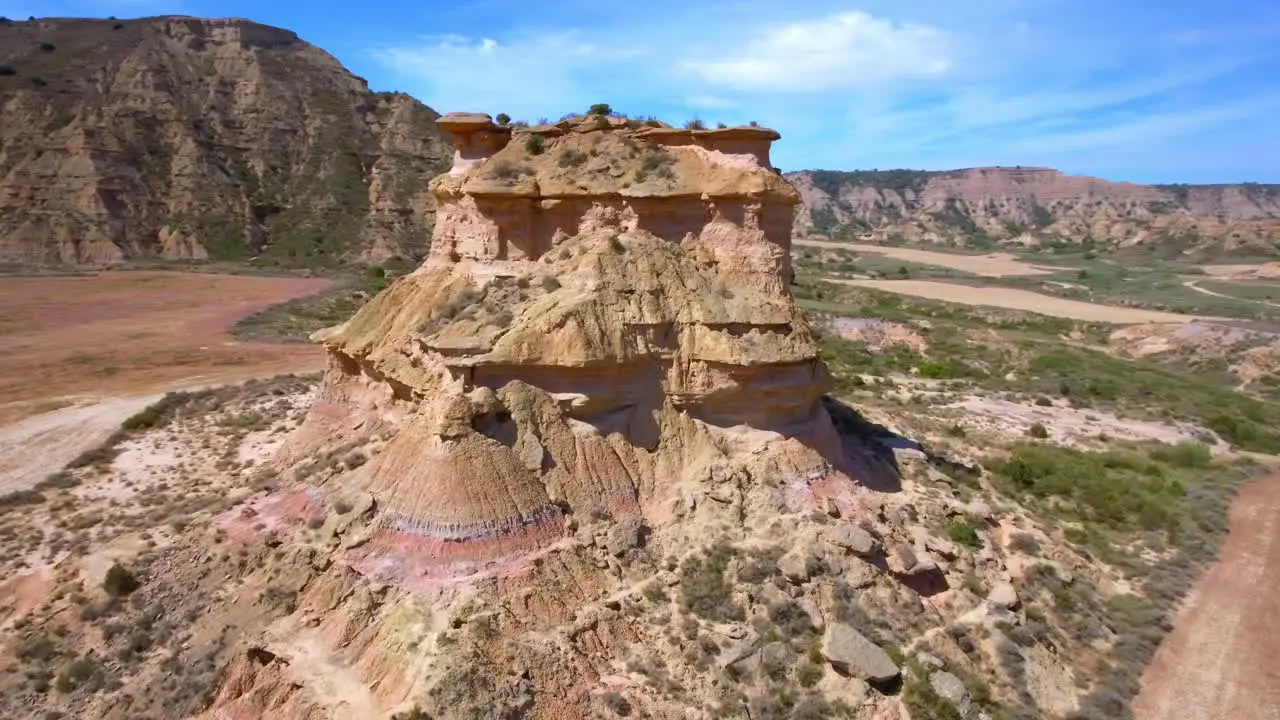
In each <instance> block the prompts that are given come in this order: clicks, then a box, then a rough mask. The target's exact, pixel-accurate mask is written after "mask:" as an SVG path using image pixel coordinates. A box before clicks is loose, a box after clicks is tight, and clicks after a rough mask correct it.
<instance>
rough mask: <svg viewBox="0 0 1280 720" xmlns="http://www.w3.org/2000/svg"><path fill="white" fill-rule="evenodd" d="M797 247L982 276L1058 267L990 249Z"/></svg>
mask: <svg viewBox="0 0 1280 720" xmlns="http://www.w3.org/2000/svg"><path fill="white" fill-rule="evenodd" d="M792 243H793V244H794V245H797V246H799V247H812V248H821V249H824V250H848V251H851V252H857V253H875V254H877V255H883V256H885V257H887V258H890V259H893V260H902V261H904V262H912V263H919V264H921V265H935V266H937V267H945V268H951V269H952V270H959V271H961V272H967V273H971V274H973V275H982V276H984V277H1009V276H1015V275H1047V274H1049V273H1051V272H1054V271H1056V270H1058V269H1059V268H1053V267H1048V268H1046V267H1041V266H1039V265H1032V264H1031V263H1029V262H1025V261H1022V260H1019V259H1018V258H1016V257H1014V256H1013V255H1010V254H1008V253H990V254H987V255H960V254H958V253H945V252H935V251H932V250H919V249H916V248H903V247H893V246H890V245H867V244H866V243H848V242H831V241H829V240H802V239H799V238H797V239H795V240H792Z"/></svg>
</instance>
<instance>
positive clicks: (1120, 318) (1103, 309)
mask: <svg viewBox="0 0 1280 720" xmlns="http://www.w3.org/2000/svg"><path fill="white" fill-rule="evenodd" d="M827 282H833V283H839V284H842V285H853V286H855V287H865V288H871V289H873V290H885V291H887V292H892V293H898V294H900V295H914V296H916V297H922V298H928V299H930V300H941V301H943V302H953V303H960V304H962V305H985V306H987V307H998V308H1008V309H1010V310H1025V311H1027V312H1033V313H1038V314H1040V315H1051V316H1053V317H1062V318H1070V319H1072V320H1084V321H1087V322H1105V323H1116V324H1118V325H1131V324H1136V323H1188V322H1194V321H1196V320H1216V319H1219V318H1209V317H1196V316H1193V315H1179V314H1178V313H1171V312H1161V311H1159V310H1143V309H1141V308H1129V307H1116V306H1113V305H1096V304H1094V303H1089V302H1084V301H1082V300H1069V299H1067V298H1059V297H1053V296H1052V295H1041V294H1040V293H1034V292H1031V291H1030V290H1019V289H1016V288H1003V287H974V286H970V285H957V284H954V283H944V282H933V281H929V280H835V279H827Z"/></svg>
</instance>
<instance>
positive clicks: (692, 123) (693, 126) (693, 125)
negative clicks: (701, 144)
mask: <svg viewBox="0 0 1280 720" xmlns="http://www.w3.org/2000/svg"><path fill="white" fill-rule="evenodd" d="M684 129H685V130H706V129H707V124H706V123H704V122H702V120H700V119H698V118H694V119H692V120H689V121H688V122H686V123H685V124H684Z"/></svg>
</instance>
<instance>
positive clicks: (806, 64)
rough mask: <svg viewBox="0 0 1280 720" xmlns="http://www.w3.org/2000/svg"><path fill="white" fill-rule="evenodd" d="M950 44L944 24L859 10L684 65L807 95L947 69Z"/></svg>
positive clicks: (710, 77)
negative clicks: (907, 21) (897, 21)
mask: <svg viewBox="0 0 1280 720" xmlns="http://www.w3.org/2000/svg"><path fill="white" fill-rule="evenodd" d="M952 42H953V39H952V37H951V35H950V34H948V33H947V32H945V31H943V30H941V29H939V28H935V27H930V26H926V25H911V24H907V25H899V24H895V23H893V22H890V21H888V20H884V19H881V18H877V17H874V16H872V15H870V14H868V13H865V12H862V11H854V12H846V13H840V14H838V15H833V16H831V17H824V18H818V19H814V20H806V21H802V22H793V23H789V24H785V25H781V26H779V27H776V28H772V29H769V30H766V31H764V32H761V33H759V34H757V35H756V36H755V37H754V38H752V39H751V40H750V41H748V42H747V44H746V46H745V47H744V48H742V50H741V51H740V52H736V53H735V52H731V51H726V52H727V55H728V57H724V58H722V59H703V60H696V59H687V60H685V61H683V63H682V65H683V66H684V67H685V68H686V69H688V70H690V71H692V72H693V73H695V74H697V75H699V76H701V77H702V78H703V79H705V80H706V81H708V82H710V83H713V84H715V85H720V86H724V87H728V88H734V89H738V90H747V91H768V92H796V93H803V92H814V91H820V90H831V89H837V88H848V87H858V86H865V85H871V84H876V83H881V82H885V81H891V80H902V79H910V78H931V77H937V76H939V75H943V74H944V73H946V72H947V71H948V70H950V69H951V68H952V67H953V65H954V62H955V58H954V55H953V53H952V49H951V45H952Z"/></svg>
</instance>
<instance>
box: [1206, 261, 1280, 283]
mask: <svg viewBox="0 0 1280 720" xmlns="http://www.w3.org/2000/svg"><path fill="white" fill-rule="evenodd" d="M1204 272H1205V274H1206V275H1211V276H1213V277H1216V278H1220V279H1224V280H1230V279H1233V278H1242V279H1245V280H1254V279H1257V278H1280V262H1269V263H1262V264H1260V265H1206V266H1205V267H1204Z"/></svg>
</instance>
